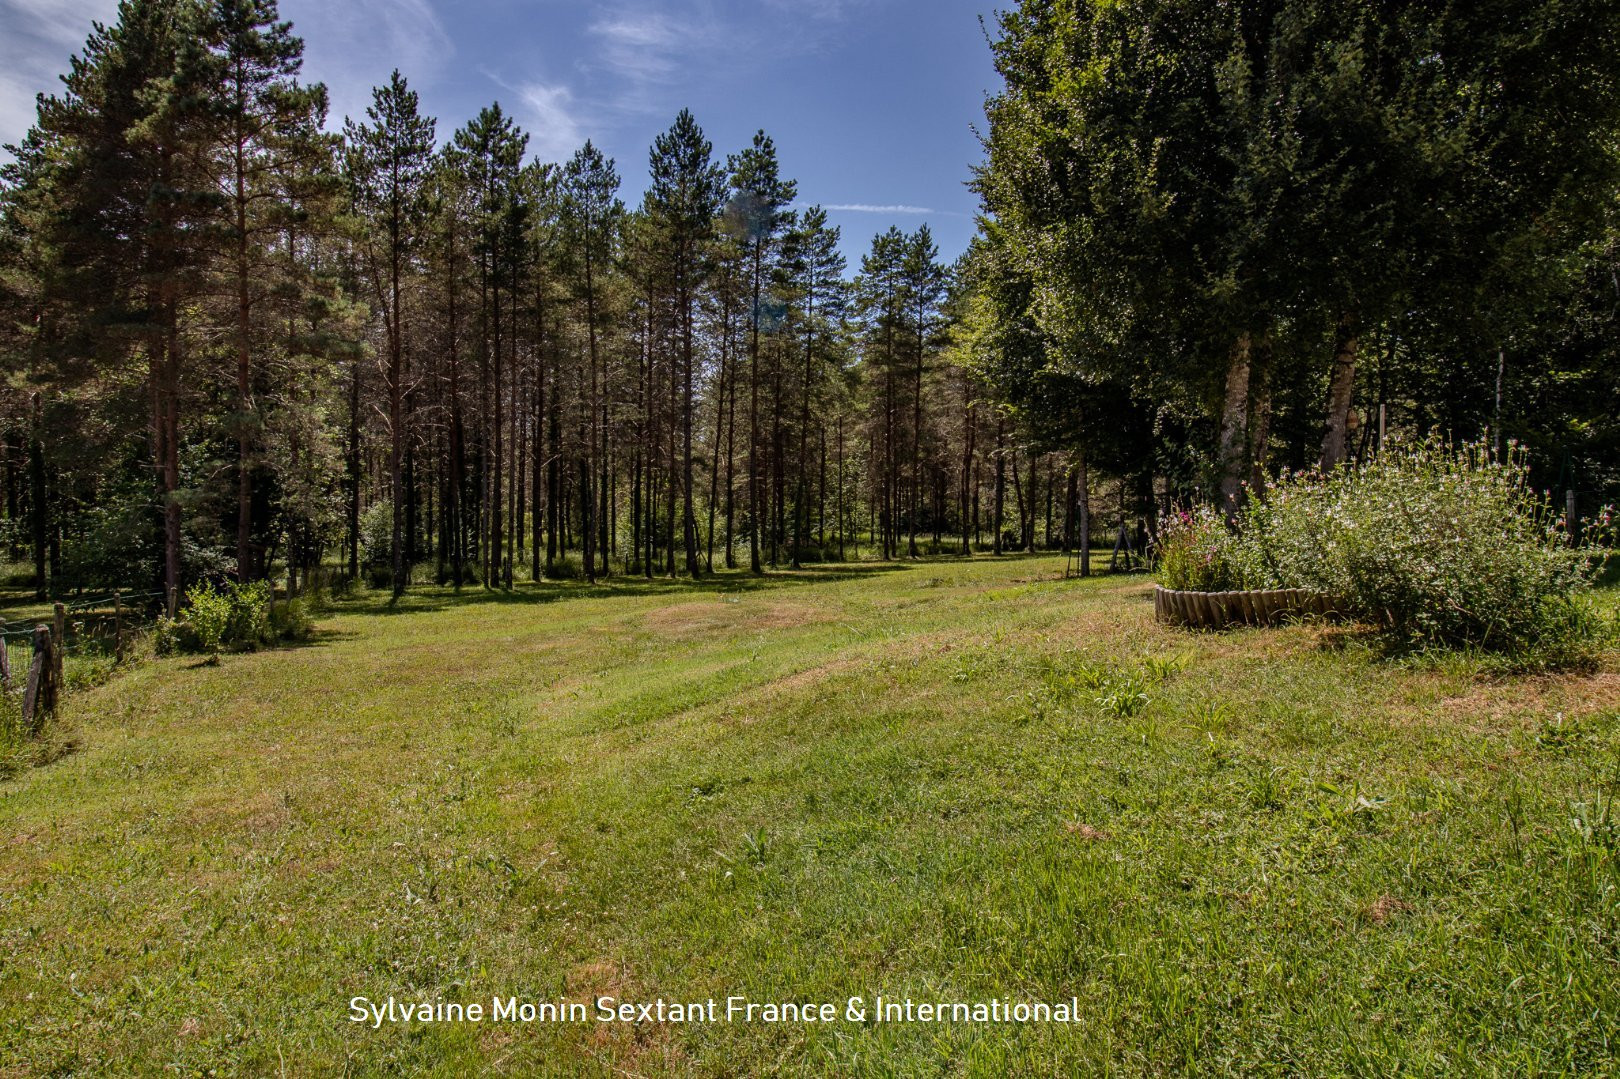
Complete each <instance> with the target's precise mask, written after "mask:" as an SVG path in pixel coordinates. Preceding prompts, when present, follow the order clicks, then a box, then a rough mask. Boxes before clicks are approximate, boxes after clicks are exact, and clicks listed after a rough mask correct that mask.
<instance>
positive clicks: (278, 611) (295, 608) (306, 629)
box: [270, 598, 315, 641]
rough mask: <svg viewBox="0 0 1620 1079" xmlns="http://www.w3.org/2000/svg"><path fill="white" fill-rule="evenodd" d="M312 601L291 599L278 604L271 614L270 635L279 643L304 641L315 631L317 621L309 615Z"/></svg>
mask: <svg viewBox="0 0 1620 1079" xmlns="http://www.w3.org/2000/svg"><path fill="white" fill-rule="evenodd" d="M309 608H310V601H309V600H307V599H303V598H300V599H290V600H288V601H287V602H285V603H278V604H276V606H275V609H274V610H273V611H271V613H270V633H271V636H272V637H273V638H274V639H275V640H278V641H303V640H308V639H309V635H310V634H311V633H313V632H314V631H315V620H314V619H313V618H311V617H310V615H309Z"/></svg>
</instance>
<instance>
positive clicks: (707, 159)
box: [646, 109, 774, 577]
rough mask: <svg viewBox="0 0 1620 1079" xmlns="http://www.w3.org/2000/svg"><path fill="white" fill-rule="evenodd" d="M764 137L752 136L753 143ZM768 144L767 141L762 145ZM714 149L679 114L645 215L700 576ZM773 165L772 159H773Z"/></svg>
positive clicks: (685, 505) (686, 516) (658, 142)
mask: <svg viewBox="0 0 1620 1079" xmlns="http://www.w3.org/2000/svg"><path fill="white" fill-rule="evenodd" d="M762 138H763V135H761V136H756V137H755V141H756V143H759V140H760V139H762ZM764 142H765V144H766V145H768V144H769V140H768V139H766V140H764ZM713 150H714V147H713V146H712V145H711V144H710V142H709V140H708V139H706V138H704V137H703V129H702V128H700V127H699V126H698V124H697V121H696V120H695V119H693V117H692V114H691V113H690V112H688V111H687V110H685V109H682V110H681V111H680V113H679V115H677V116H676V117H675V122H674V123H673V124H672V125H670V128H669V130H668V131H666V132H664V133H663V134H662V135H659V136H658V137H657V138H656V139H654V140H653V147H652V152H651V155H650V157H649V163H650V167H651V173H652V182H651V184H650V185H649V187H648V189H647V199H646V204H647V213H648V216H649V218H650V219H651V221H652V223H653V226H654V228H656V229H658V230H659V232H660V233H661V235H662V237H663V240H664V242H665V244H666V245H667V249H668V254H669V265H670V281H671V285H672V287H673V290H674V294H675V306H676V317H677V322H678V332H679V335H680V341H679V347H680V379H681V382H682V386H681V391H680V392H681V403H680V423H681V492H682V510H681V531H682V537H683V542H684V545H685V549H686V571H687V573H689V574H691V575H692V576H693V577H697V576H700V575H701V573H702V566H701V565H700V563H699V562H698V554H697V516H696V513H695V511H694V508H693V497H694V491H693V484H692V428H693V423H692V418H693V410H694V405H695V380H694V372H695V367H696V351H695V344H696V332H697V304H698V293H699V290H700V289H701V288H702V286H703V284H704V281H705V280H706V278H707V276H708V273H709V270H710V260H709V250H708V247H709V244H710V242H711V239H712V237H713V233H714V225H715V215H716V214H717V213H718V212H719V210H720V200H721V196H722V193H723V190H724V187H723V185H724V183H725V174H724V172H722V171H721V169H720V167H719V166H718V165H716V164H715V163H714V160H713V157H712V154H713ZM773 160H774V155H773Z"/></svg>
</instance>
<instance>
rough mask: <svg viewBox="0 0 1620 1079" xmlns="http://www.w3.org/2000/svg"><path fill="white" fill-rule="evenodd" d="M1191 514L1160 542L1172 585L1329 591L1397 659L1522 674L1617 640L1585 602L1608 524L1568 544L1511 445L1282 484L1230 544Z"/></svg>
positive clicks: (1375, 464)
mask: <svg viewBox="0 0 1620 1079" xmlns="http://www.w3.org/2000/svg"><path fill="white" fill-rule="evenodd" d="M1184 516H1186V519H1185V520H1183V519H1182V517H1177V518H1174V519H1172V520H1171V521H1169V522H1167V525H1166V529H1165V530H1164V531H1163V533H1162V534H1161V540H1160V572H1161V576H1162V577H1163V578H1164V579H1165V580H1166V583H1167V584H1168V583H1170V581H1172V580H1177V581H1188V580H1192V581H1201V582H1204V583H1205V584H1209V585H1211V586H1212V587H1213V586H1219V587H1226V588H1308V589H1313V590H1317V591H1322V592H1326V593H1328V594H1329V595H1331V596H1333V598H1334V600H1335V601H1336V602H1337V603H1338V604H1339V605H1340V606H1341V608H1342V609H1344V610H1345V611H1346V612H1347V613H1349V614H1352V615H1354V616H1355V617H1356V618H1358V619H1360V620H1362V621H1365V622H1369V623H1372V624H1374V625H1377V626H1379V627H1381V628H1382V629H1383V630H1384V631H1385V632H1386V633H1387V634H1388V635H1389V636H1390V638H1391V639H1392V640H1393V641H1395V642H1397V643H1398V644H1400V645H1401V646H1403V647H1408V648H1425V647H1429V646H1441V647H1451V648H1456V647H1465V648H1478V649H1481V650H1484V651H1488V652H1493V653H1498V654H1501V655H1505V656H1509V657H1513V658H1514V660H1515V661H1516V662H1517V663H1519V664H1520V665H1523V666H1534V667H1543V666H1582V665H1587V664H1590V663H1591V662H1592V661H1593V659H1594V657H1595V654H1596V650H1597V648H1598V647H1599V646H1600V645H1601V644H1602V642H1603V640H1604V638H1605V637H1606V636H1607V634H1608V633H1609V628H1608V627H1607V626H1606V624H1605V623H1604V621H1603V619H1602V618H1601V617H1600V616H1599V615H1597V614H1596V613H1595V611H1594V609H1593V607H1592V605H1591V603H1590V601H1589V598H1588V596H1587V595H1586V593H1587V592H1589V590H1590V587H1591V581H1592V578H1593V575H1594V573H1595V572H1596V570H1597V568H1598V567H1599V566H1600V565H1601V564H1602V562H1603V559H1604V558H1605V557H1606V556H1607V554H1608V551H1609V550H1610V547H1611V542H1612V516H1611V515H1610V514H1609V513H1608V511H1605V512H1604V513H1603V514H1602V515H1600V516H1599V518H1598V520H1596V521H1594V522H1591V523H1590V524H1589V526H1588V527H1587V528H1586V530H1585V537H1584V539H1583V541H1582V543H1581V544H1580V545H1578V546H1576V545H1572V544H1571V543H1570V542H1569V535H1568V531H1567V527H1566V524H1565V522H1564V521H1563V520H1562V518H1561V517H1560V516H1559V515H1557V514H1556V513H1555V512H1554V511H1553V508H1552V506H1551V505H1550V504H1549V502H1548V500H1547V498H1546V497H1545V496H1544V495H1541V494H1539V493H1537V492H1536V491H1535V490H1534V489H1533V488H1532V487H1531V486H1530V483H1529V470H1528V466H1527V463H1526V460H1525V455H1524V453H1523V452H1522V451H1521V450H1519V449H1518V448H1517V447H1514V448H1512V449H1510V451H1509V452H1508V454H1507V455H1506V457H1505V458H1504V459H1498V458H1495V457H1494V456H1493V455H1492V454H1491V452H1490V451H1489V449H1488V447H1486V446H1485V445H1483V444H1480V443H1473V444H1468V445H1464V446H1461V447H1451V446H1448V445H1446V444H1444V443H1443V442H1441V441H1439V440H1438V439H1430V440H1428V441H1425V442H1422V443H1418V444H1415V445H1407V446H1399V445H1396V446H1391V447H1390V448H1388V449H1386V450H1385V451H1384V452H1383V453H1381V454H1380V455H1379V456H1378V457H1376V458H1374V459H1373V460H1371V461H1368V462H1365V463H1363V464H1361V465H1358V466H1355V467H1350V468H1341V469H1338V470H1335V471H1334V472H1332V473H1330V474H1328V475H1325V476H1324V475H1321V474H1318V473H1293V474H1284V475H1282V476H1281V477H1279V478H1277V479H1276V480H1274V481H1272V482H1270V483H1268V484H1267V485H1266V487H1265V488H1264V490H1263V491H1262V492H1259V494H1258V497H1256V498H1254V499H1253V500H1251V502H1250V503H1249V505H1248V506H1247V507H1246V508H1245V510H1244V511H1243V513H1242V514H1241V515H1240V517H1239V521H1238V532H1237V534H1236V535H1227V534H1226V532H1225V530H1224V529H1222V528H1221V527H1220V523H1219V520H1218V518H1216V517H1215V516H1214V514H1213V511H1207V510H1206V511H1201V512H1200V513H1199V514H1195V515H1184ZM1173 587H1197V585H1188V584H1180V585H1173Z"/></svg>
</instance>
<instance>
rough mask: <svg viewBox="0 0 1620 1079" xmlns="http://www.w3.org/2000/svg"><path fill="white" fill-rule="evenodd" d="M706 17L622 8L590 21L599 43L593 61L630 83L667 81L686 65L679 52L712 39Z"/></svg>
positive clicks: (710, 28) (671, 79)
mask: <svg viewBox="0 0 1620 1079" xmlns="http://www.w3.org/2000/svg"><path fill="white" fill-rule="evenodd" d="M713 29H714V28H713V27H712V25H710V22H709V20H708V19H707V17H705V16H702V15H697V14H694V15H693V17H691V18H677V17H676V16H674V15H670V14H669V13H667V12H663V11H630V10H621V11H617V12H614V13H612V14H609V15H605V16H602V17H601V18H598V19H597V20H596V21H595V22H593V23H591V25H590V27H589V33H590V34H591V36H592V37H594V38H596V39H597V41H598V42H599V43H600V45H599V49H598V52H597V56H596V63H597V64H599V65H600V66H602V67H605V68H607V70H608V71H609V73H611V74H612V75H614V76H616V77H617V78H620V79H623V80H626V81H628V82H630V83H633V84H646V83H667V82H670V81H673V80H674V79H675V77H676V76H678V75H679V74H680V73H681V72H682V70H683V69H684V68H685V66H686V65H684V64H683V63H682V62H681V60H682V56H681V54H683V53H685V52H687V51H689V50H692V49H694V48H695V47H696V46H697V45H699V44H700V43H702V42H703V41H704V40H706V39H709V40H712V37H713V33H712V31H713Z"/></svg>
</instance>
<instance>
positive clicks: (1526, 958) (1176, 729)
mask: <svg viewBox="0 0 1620 1079" xmlns="http://www.w3.org/2000/svg"><path fill="white" fill-rule="evenodd" d="M1062 566H1063V560H1062V558H1061V557H1034V558H1017V559H1004V560H999V561H997V560H991V559H988V558H982V559H976V560H973V561H970V562H965V563H964V562H951V561H925V562H921V563H916V564H909V565H901V566H878V565H873V564H862V565H851V566H848V567H838V568H834V567H827V568H822V569H816V570H807V571H804V572H800V573H791V574H790V573H783V574H778V575H773V576H772V577H770V578H769V579H768V580H766V581H763V582H760V581H753V580H750V579H748V578H747V577H746V576H741V575H725V576H723V577H722V578H720V579H719V580H716V581H712V582H706V583H704V584H701V585H691V584H685V583H675V582H664V581H659V582H653V583H648V582H637V581H613V582H609V583H608V584H606V585H605V586H603V587H602V588H601V589H600V590H599V591H596V592H588V591H587V590H586V589H585V588H584V587H583V586H577V585H566V584H547V585H543V586H539V587H528V588H522V589H520V590H519V591H518V592H517V593H516V594H515V595H513V596H510V597H507V596H499V595H490V594H486V593H483V592H481V591H478V590H469V591H467V592H466V593H464V594H463V595H461V596H459V597H458V596H456V595H454V594H452V593H451V592H449V591H447V590H433V589H426V590H422V591H421V592H420V593H418V594H415V595H412V596H411V597H409V598H408V599H407V600H406V601H405V602H404V603H402V604H401V605H400V606H399V607H398V608H389V607H388V606H387V605H386V604H385V603H384V602H382V601H381V600H372V599H362V600H356V601H352V602H347V603H343V604H339V605H338V606H337V607H336V608H335V609H334V610H333V611H331V612H330V613H328V614H326V615H323V616H322V617H321V619H320V631H319V633H318V634H317V636H316V638H315V640H314V641H313V642H312V643H310V644H309V645H307V646H304V647H298V648H289V649H280V650H274V651H266V652H260V653H256V654H244V655H232V656H227V657H225V658H224V659H223V660H222V661H221V662H220V663H219V664H218V665H217V666H207V665H201V664H198V663H197V662H196V661H195V660H194V659H166V660H154V661H151V662H148V663H145V664H143V665H141V666H139V667H138V668H136V669H135V670H133V671H132V672H130V673H128V674H125V675H122V676H120V677H118V678H117V679H115V680H114V681H113V682H111V683H109V684H107V685H105V686H102V687H100V688H98V689H94V690H90V691H88V692H84V693H80V694H77V695H76V696H74V697H73V698H72V700H71V702H70V705H69V708H68V711H67V714H66V715H65V716H64V717H63V719H62V720H61V721H60V723H59V730H58V732H57V733H58V736H59V737H62V738H65V739H70V740H72V741H73V742H75V743H76V744H77V749H76V751H74V752H72V753H71V754H69V755H67V756H65V757H63V758H62V759H60V760H58V761H56V762H54V763H52V764H50V765H47V766H44V767H40V768H35V769H31V770H28V771H26V772H24V773H22V774H20V775H18V776H16V777H14V778H12V779H9V780H4V781H0V1075H24V1074H35V1073H40V1074H70V1073H74V1074H76V1073H81V1072H84V1073H89V1072H102V1071H120V1072H122V1071H136V1072H143V1073H157V1072H163V1071H177V1072H180V1073H182V1074H191V1073H209V1072H210V1071H211V1070H212V1072H213V1073H217V1074H235V1073H247V1074H258V1073H271V1074H275V1073H280V1072H284V1073H285V1074H289V1075H291V1074H306V1075H307V1074H315V1073H319V1072H326V1071H339V1070H348V1071H351V1072H361V1073H372V1072H379V1071H393V1072H422V1071H429V1072H437V1073H441V1074H445V1075H460V1074H470V1073H472V1072H473V1071H475V1070H494V1071H506V1072H512V1073H521V1074H535V1073H542V1074H558V1075H577V1074H602V1075H609V1074H624V1075H642V1074H663V1073H676V1074H684V1073H692V1074H759V1073H769V1072H794V1073H798V1072H806V1071H808V1072H832V1071H837V1072H840V1073H871V1074H894V1073H916V1072H943V1073H974V1074H985V1075H1002V1074H1011V1073H1022V1074H1064V1073H1076V1072H1082V1071H1102V1070H1104V1069H1105V1068H1110V1067H1111V1068H1112V1070H1114V1071H1117V1072H1120V1073H1162V1072H1166V1071H1183V1070H1193V1071H1212V1072H1227V1071H1242V1072H1248V1071H1254V1070H1262V1071H1276V1072H1288V1073H1296V1074H1297V1073H1320V1072H1329V1071H1331V1072H1352V1073H1389V1072H1393V1071H1396V1070H1401V1068H1405V1069H1408V1070H1412V1071H1420V1072H1422V1071H1431V1072H1433V1071H1466V1070H1473V1069H1478V1070H1482V1071H1502V1072H1509V1073H1521V1074H1524V1073H1531V1072H1547V1071H1554V1072H1587V1073H1601V1072H1606V1071H1608V1070H1611V1069H1614V1068H1616V1067H1620V1045H1617V1044H1616V1041H1615V1031H1616V1029H1617V1019H1616V1017H1617V1015H1620V808H1613V807H1614V798H1615V795H1616V794H1617V793H1620V718H1617V712H1616V708H1617V706H1620V674H1617V664H1616V661H1615V657H1614V656H1613V655H1612V654H1611V655H1610V657H1609V659H1608V660H1607V661H1606V664H1605V666H1604V668H1603V670H1602V671H1600V672H1598V673H1596V674H1591V675H1582V676H1575V675H1563V676H1556V677H1538V678H1528V677H1526V678H1488V677H1486V676H1485V675H1483V674H1482V673H1481V672H1480V670H1479V669H1478V668H1477V667H1476V666H1474V665H1472V664H1471V663H1470V662H1468V661H1465V660H1453V661H1449V662H1446V663H1441V664H1433V663H1431V664H1415V663H1411V662H1401V663H1397V662H1394V661H1390V660H1385V659H1380V658H1378V657H1377V656H1376V655H1375V654H1374V653H1373V651H1372V650H1371V649H1370V648H1368V647H1367V646H1366V645H1365V644H1364V643H1362V642H1361V641H1359V640H1358V639H1357V638H1355V637H1354V636H1353V635H1349V634H1346V633H1344V632H1342V631H1335V630H1330V629H1324V628H1321V627H1309V626H1297V627H1291V628H1286V629H1281V630H1271V631H1266V630H1243V631H1235V632H1231V633H1224V634H1209V635H1198V634H1191V633H1187V632H1182V631H1176V630H1170V629H1165V628H1162V627H1159V626H1156V625H1155V624H1154V623H1153V621H1152V602H1151V595H1150V590H1151V585H1150V584H1148V583H1147V582H1146V581H1145V580H1144V579H1142V578H1122V577H1115V578H1108V577H1101V578H1094V579H1091V580H1088V581H1083V582H1082V581H1064V580H1061V579H1060V578H1061V571H1062ZM1610 600H1611V601H1612V596H1611V597H1610ZM879 993H881V994H883V995H884V996H885V997H893V998H903V997H907V996H909V997H911V998H912V999H913V1000H914V1001H919V1002H921V1001H929V1002H933V1001H948V1002H957V1001H960V1002H968V1003H973V1002H981V1001H983V1002H988V1001H991V1000H999V1001H1012V1002H1022V1001H1050V1002H1067V1001H1069V1000H1070V999H1071V998H1077V999H1078V1001H1079V1008H1080V1014H1079V1018H1078V1021H1077V1022H1074V1023H1072V1024H1068V1025H1062V1024H1027V1025H1017V1024H997V1023H986V1024H974V1023H965V1022H964V1023H951V1022H947V1023H917V1024H875V1023H871V1022H867V1023H865V1024H862V1023H858V1022H843V1021H839V1022H836V1023H831V1024H805V1023H785V1024H776V1025H771V1024H764V1023H749V1024H743V1023H736V1024H724V1023H717V1024H677V1023H669V1022H666V1023H662V1024H658V1023H651V1024H641V1025H635V1024H621V1023H613V1024H605V1023H596V1022H580V1023H571V1024H570V1023H552V1024H539V1023H537V1024H530V1025H523V1024H514V1023H492V1022H487V1021H486V1022H483V1023H477V1024H472V1023H466V1024H409V1025H405V1024H384V1025H382V1026H381V1028H380V1029H372V1027H371V1026H370V1025H369V1024H360V1023H352V1022H350V1021H349V1019H350V1011H349V998H350V997H353V996H365V997H367V998H369V999H370V1000H372V1001H374V1002H384V1001H386V999H387V998H388V997H389V996H390V995H392V996H394V997H396V998H398V999H399V1000H401V1001H410V1002H412V1003H416V1002H421V1001H428V1002H439V1001H444V1002H461V1003H466V1002H483V1003H484V1004H485V1005H486V1006H487V1004H488V1002H489V1000H490V999H491V998H492V997H495V996H500V997H503V998H504V997H507V996H517V997H519V998H521V999H525V1000H530V1001H537V1002H556V1001H563V1000H578V1001H588V1000H592V999H594V998H595V997H597V996H600V995H612V996H614V997H617V998H621V999H624V1000H628V1001H635V1002H648V1001H652V1000H654V999H655V998H662V999H663V1000H665V1001H668V1002H671V1003H674V1002H687V1001H701V1000H704V999H707V998H710V997H713V998H718V999H719V1000H720V1001H721V1002H722V1006H723V1002H724V999H725V998H726V997H727V996H729V995H733V994H745V995H747V996H748V997H749V998H750V999H751V1000H754V1001H760V1002H767V1001H791V1002H811V1003H821V1002H833V1003H837V1004H838V1005H839V1010H840V1012H842V1011H843V1005H844V1003H845V1002H846V1001H847V1000H848V998H850V997H853V996H861V997H863V998H865V1002H866V1004H867V1006H868V1008H869V1009H870V1007H871V1005H872V1004H873V998H874V997H875V996H876V995H877V994H879Z"/></svg>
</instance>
